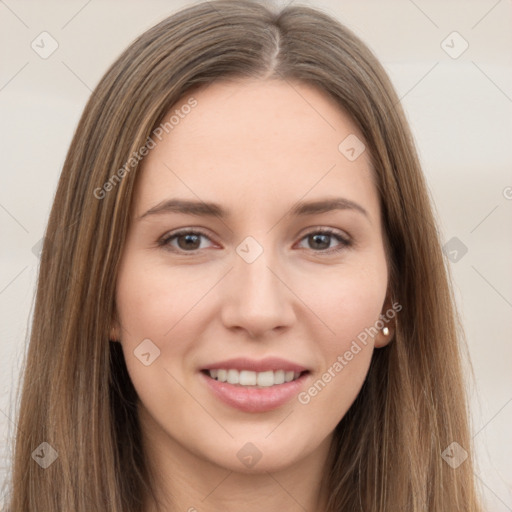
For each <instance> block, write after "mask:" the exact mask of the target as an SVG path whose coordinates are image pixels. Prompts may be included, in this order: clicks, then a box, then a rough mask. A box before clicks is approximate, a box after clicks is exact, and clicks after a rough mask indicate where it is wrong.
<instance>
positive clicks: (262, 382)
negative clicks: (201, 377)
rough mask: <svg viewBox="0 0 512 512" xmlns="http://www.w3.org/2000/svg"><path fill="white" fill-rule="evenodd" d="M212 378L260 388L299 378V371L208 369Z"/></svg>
mask: <svg viewBox="0 0 512 512" xmlns="http://www.w3.org/2000/svg"><path fill="white" fill-rule="evenodd" d="M208 373H209V375H210V377H211V378H212V379H216V380H218V381H219V382H228V383H229V384H239V385H241V386H259V387H262V388H265V387H270V386H274V385H277V384H284V383H285V382H291V381H292V380H295V379H297V378H299V376H300V372H292V371H284V370H275V371H272V370H267V371H266V372H253V371H250V370H242V371H238V370H234V369H232V368H230V369H227V370H226V369H216V370H208Z"/></svg>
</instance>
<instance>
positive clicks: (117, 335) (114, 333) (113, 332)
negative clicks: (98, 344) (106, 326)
mask: <svg viewBox="0 0 512 512" xmlns="http://www.w3.org/2000/svg"><path fill="white" fill-rule="evenodd" d="M120 339H121V329H120V328H119V322H118V321H117V320H116V319H114V320H112V326H111V327H110V334H109V340H110V341H119V340H120Z"/></svg>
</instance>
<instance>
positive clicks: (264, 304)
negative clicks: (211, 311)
mask: <svg viewBox="0 0 512 512" xmlns="http://www.w3.org/2000/svg"><path fill="white" fill-rule="evenodd" d="M270 240H271V239H270V237H267V238H266V239H265V242H266V243H265V244H264V243H260V242H258V241H257V240H256V239H255V238H253V237H247V238H246V239H245V240H244V241H242V242H241V243H240V244H239V246H238V247H237V249H236V252H237V254H236V255H235V261H234V269H233V272H231V273H230V274H231V276H230V279H231V282H230V292H231V293H229V296H230V299H229V301H228V303H227V304H225V305H224V307H225V310H224V320H225V322H226V324H227V325H230V326H234V325H237V326H239V327H244V328H246V329H247V330H249V331H251V332H252V333H253V334H254V333H256V332H262V331H265V330H269V329H273V328H274V327H277V326H282V325H285V324H288V323H289V322H290V321H291V320H292V306H291V303H290V302H289V301H290V296H289V292H287V288H286V286H285V285H284V284H283V283H282V282H281V280H280V278H281V279H283V278H282V276H279V277H280V278H279V277H278V275H279V274H280V272H279V270H278V269H279V268H280V265H279V264H278V261H277V258H276V257H275V252H274V251H273V249H272V248H271V247H270V246H269V244H270ZM276 274H277V275H276Z"/></svg>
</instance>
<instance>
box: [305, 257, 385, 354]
mask: <svg viewBox="0 0 512 512" xmlns="http://www.w3.org/2000/svg"><path fill="white" fill-rule="evenodd" d="M386 288H387V274H386V269H385V267H384V268H382V267H381V266H380V265H372V266H368V267H359V268H354V267H351V268H348V267H347V268H344V269H343V270H342V271H340V273H339V274H338V275H333V276H331V278H330V279H326V280H317V281H316V286H315V287H313V288H310V291H309V293H308V295H307V297H308V305H309V306H310V307H311V310H312V311H314V312H315V314H316V315H317V316H318V317H319V318H320V319H321V320H322V321H323V323H324V324H325V328H323V329H322V331H323V332H324V333H325V335H324V336H323V337H322V338H323V340H324V343H325V345H324V348H325V349H326V350H327V351H333V350H338V351H339V350H342V349H344V347H345V346H347V345H350V342H351V340H353V339H356V338H357V337H358V336H359V335H360V334H362V333H365V332H367V330H368V329H369V328H371V327H373V326H374V325H375V323H376V321H377V320H378V319H379V315H380V314H381V312H382V306H383V303H384V300H385V297H386ZM361 338H364V335H362V336H361ZM369 341H371V340H369Z"/></svg>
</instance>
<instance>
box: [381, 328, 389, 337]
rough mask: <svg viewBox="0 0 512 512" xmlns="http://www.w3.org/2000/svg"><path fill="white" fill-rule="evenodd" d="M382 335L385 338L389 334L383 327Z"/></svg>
mask: <svg viewBox="0 0 512 512" xmlns="http://www.w3.org/2000/svg"><path fill="white" fill-rule="evenodd" d="M382 334H384V336H387V335H388V334H389V329H388V328H387V327H384V329H382Z"/></svg>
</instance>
